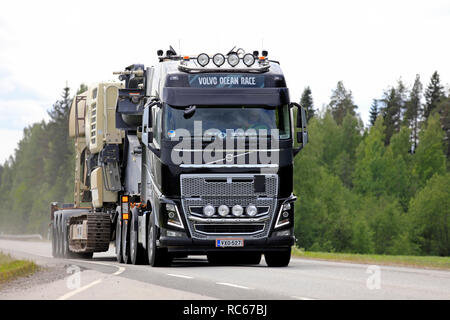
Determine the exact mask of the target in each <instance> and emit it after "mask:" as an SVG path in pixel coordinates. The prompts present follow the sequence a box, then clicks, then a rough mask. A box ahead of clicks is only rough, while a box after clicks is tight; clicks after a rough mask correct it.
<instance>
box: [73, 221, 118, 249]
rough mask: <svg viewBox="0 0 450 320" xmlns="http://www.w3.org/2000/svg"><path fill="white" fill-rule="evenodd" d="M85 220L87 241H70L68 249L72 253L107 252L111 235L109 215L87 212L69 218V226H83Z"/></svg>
mask: <svg viewBox="0 0 450 320" xmlns="http://www.w3.org/2000/svg"><path fill="white" fill-rule="evenodd" d="M86 219H87V240H85V239H82V240H72V239H71V240H70V243H69V247H70V250H71V251H73V252H103V251H108V248H109V242H110V236H111V235H110V233H111V220H110V217H109V214H107V213H104V212H89V213H84V214H81V215H79V216H74V217H71V218H70V225H73V224H83V221H85V220H86Z"/></svg>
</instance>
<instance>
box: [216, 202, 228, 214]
mask: <svg viewBox="0 0 450 320" xmlns="http://www.w3.org/2000/svg"><path fill="white" fill-rule="evenodd" d="M217 212H219V215H220V216H221V217H226V216H227V215H228V213H230V208H228V206H226V205H224V204H223V205H221V206H220V207H219V209H217Z"/></svg>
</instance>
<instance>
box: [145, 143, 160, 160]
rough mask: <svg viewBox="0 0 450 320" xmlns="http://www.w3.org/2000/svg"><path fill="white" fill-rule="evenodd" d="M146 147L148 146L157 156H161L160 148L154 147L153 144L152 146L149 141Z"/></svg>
mask: <svg viewBox="0 0 450 320" xmlns="http://www.w3.org/2000/svg"><path fill="white" fill-rule="evenodd" d="M148 148H149V149H150V151H151V152H153V153H154V154H155V155H156V156H157V157H158V158H160V157H161V150H160V149H156V148H155V147H154V146H152V144H151V143H149V144H148Z"/></svg>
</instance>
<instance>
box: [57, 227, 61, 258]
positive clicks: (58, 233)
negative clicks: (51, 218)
mask: <svg viewBox="0 0 450 320" xmlns="http://www.w3.org/2000/svg"><path fill="white" fill-rule="evenodd" d="M61 238H62V237H61V227H60V222H59V219H58V222H57V223H56V257H58V258H60V257H61V254H62V243H61Z"/></svg>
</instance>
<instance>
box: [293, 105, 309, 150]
mask: <svg viewBox="0 0 450 320" xmlns="http://www.w3.org/2000/svg"><path fill="white" fill-rule="evenodd" d="M290 106H291V107H297V119H296V127H297V128H298V129H300V131H298V132H297V134H296V138H297V142H298V143H300V144H301V146H299V147H298V148H296V149H294V156H295V155H296V154H297V153H298V152H299V151H300V150H301V149H302V148H303V147H304V146H305V145H306V144H307V143H308V129H307V127H306V120H307V119H306V111H305V108H303V107H302V106H301V105H299V104H298V103H295V102H292V103H291V104H290Z"/></svg>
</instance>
